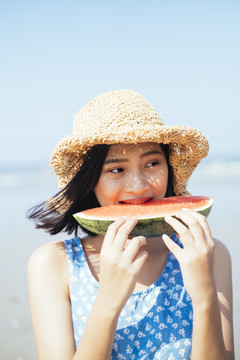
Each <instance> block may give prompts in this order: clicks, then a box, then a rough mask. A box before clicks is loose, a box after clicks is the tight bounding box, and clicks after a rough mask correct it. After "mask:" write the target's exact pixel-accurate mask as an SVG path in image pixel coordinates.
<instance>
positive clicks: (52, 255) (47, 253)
mask: <svg viewBox="0 0 240 360" xmlns="http://www.w3.org/2000/svg"><path fill="white" fill-rule="evenodd" d="M28 276H29V278H30V279H31V278H32V279H33V280H38V281H39V280H42V281H45V280H48V281H49V280H50V279H52V280H53V279H54V280H57V279H61V281H62V283H65V285H66V284H68V283H69V270H68V263H67V256H66V251H65V246H64V242H63V241H58V242H50V243H47V244H44V245H42V246H40V247H39V248H37V249H36V250H35V251H34V252H33V253H32V254H31V256H30V258H29V260H28Z"/></svg>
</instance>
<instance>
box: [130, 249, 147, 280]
mask: <svg viewBox="0 0 240 360" xmlns="http://www.w3.org/2000/svg"><path fill="white" fill-rule="evenodd" d="M147 258H148V252H147V251H141V252H140V254H138V255H137V256H136V258H135V260H134V262H133V264H132V269H133V271H134V273H135V274H138V273H139V272H140V270H141V269H142V267H143V265H144V263H145V261H146V260H147Z"/></svg>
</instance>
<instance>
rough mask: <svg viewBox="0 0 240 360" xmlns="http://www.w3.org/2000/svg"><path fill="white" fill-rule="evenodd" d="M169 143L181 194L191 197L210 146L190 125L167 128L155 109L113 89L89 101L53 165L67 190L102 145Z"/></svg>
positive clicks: (58, 148)
mask: <svg viewBox="0 0 240 360" xmlns="http://www.w3.org/2000/svg"><path fill="white" fill-rule="evenodd" d="M144 142H157V143H163V144H169V147H170V158H169V162H170V164H171V165H172V168H173V174H174V178H173V185H174V190H175V193H176V195H186V194H189V193H188V191H187V190H186V185H187V182H188V179H189V177H190V176H191V174H192V172H193V170H194V169H195V168H196V166H197V165H198V164H199V162H200V160H201V159H202V158H204V157H206V156H207V154H208V150H209V146H208V141H207V139H206V138H205V137H204V136H203V134H202V133H201V132H200V131H198V130H196V129H194V128H191V127H185V126H180V125H179V126H165V125H164V124H163V121H162V119H161V118H160V117H159V115H158V113H157V112H156V110H155V109H154V108H153V107H152V105H151V104H150V103H149V102H148V101H147V100H146V99H145V98H144V97H143V96H142V95H140V94H138V93H136V92H134V91H131V90H116V91H111V92H108V93H105V94H102V95H99V96H98V97H96V98H94V99H93V100H92V101H90V102H89V103H87V104H86V105H85V106H84V107H83V108H82V109H81V110H80V111H79V112H78V113H77V115H76V117H75V120H74V128H73V135H70V136H67V137H65V138H64V139H62V140H61V141H60V142H59V143H58V145H57V146H56V148H55V150H54V152H53V155H52V159H51V163H50V164H51V166H52V168H53V169H54V171H55V173H56V176H57V178H58V185H59V187H60V189H63V188H64V187H65V185H67V184H68V182H69V181H70V180H71V179H72V178H73V177H74V175H75V174H76V173H77V171H78V170H79V169H80V167H81V164H82V162H83V161H84V157H85V155H86V153H87V151H88V150H89V149H90V148H91V147H92V146H94V145H97V144H108V145H111V144H118V143H125V144H137V143H144Z"/></svg>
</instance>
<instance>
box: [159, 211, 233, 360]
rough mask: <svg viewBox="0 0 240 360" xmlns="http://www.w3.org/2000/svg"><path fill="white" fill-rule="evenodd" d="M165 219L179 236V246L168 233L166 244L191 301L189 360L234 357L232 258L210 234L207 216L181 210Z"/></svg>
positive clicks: (165, 238) (212, 359)
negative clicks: (181, 275) (176, 261)
mask: <svg viewBox="0 0 240 360" xmlns="http://www.w3.org/2000/svg"><path fill="white" fill-rule="evenodd" d="M178 217H179V219H181V221H183V222H184V223H185V224H186V225H183V224H182V223H181V222H179V221H178V220H177V219H174V218H170V219H167V221H168V222H169V224H171V225H172V226H173V227H174V229H175V230H176V232H177V233H178V234H179V236H180V240H181V241H182V244H183V249H181V248H180V247H179V246H178V245H177V244H175V243H174V242H173V241H171V240H170V238H169V237H167V236H163V239H164V241H165V243H166V245H167V246H168V247H169V249H170V251H172V252H173V253H174V255H175V256H176V258H177V259H178V261H179V263H180V266H181V270H182V274H183V280H184V284H185V286H186V289H187V291H188V293H189V294H190V296H191V298H192V301H193V339H192V355H191V359H192V360H201V359H211V360H215V359H216V360H227V359H231V360H232V359H234V349H233V326H232V280H231V260H230V256H229V253H228V252H227V250H226V248H225V247H224V246H223V245H222V244H221V243H220V242H215V241H214V240H213V238H212V236H211V232H210V229H209V227H208V224H207V221H206V218H205V217H203V216H202V215H200V214H197V213H195V212H193V211H183V212H181V213H179V214H178Z"/></svg>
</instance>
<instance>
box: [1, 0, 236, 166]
mask: <svg viewBox="0 0 240 360" xmlns="http://www.w3.org/2000/svg"><path fill="white" fill-rule="evenodd" d="M0 34H1V35H0V47H1V67H0V71H1V81H0V96H1V107H0V119H1V132H0V153H1V158H0V164H10V165H11V164H12V166H14V165H15V164H16V163H18V164H32V163H34V162H36V163H39V162H41V163H48V161H49V158H50V155H51V153H52V151H53V148H54V147H55V145H56V143H57V142H58V141H59V140H60V139H61V138H62V137H64V136H65V135H68V134H71V132H72V123H73V117H74V115H75V114H76V112H77V111H78V110H79V109H80V108H81V107H82V106H83V105H84V104H85V103H86V102H87V101H89V100H91V99H92V98H93V97H95V96H97V95H98V94H100V93H103V92H105V91H109V90H115V89H120V88H129V89H133V90H136V91H138V92H140V93H142V94H143V95H144V96H145V97H146V98H147V99H148V100H149V101H150V102H151V103H152V104H153V105H154V106H155V108H156V109H157V110H158V112H159V114H160V116H161V117H162V118H163V120H164V122H165V123H166V124H168V125H170V124H182V125H188V126H193V127H196V128H198V129H200V130H201V131H202V132H203V133H204V134H205V135H206V137H207V138H208V139H209V142H210V146H211V151H210V155H212V156H216V155H218V154H227V155H229V156H234V154H237V155H238V156H240V145H239V134H240V121H239V120H240V109H239V103H240V96H239V95H240V70H239V64H240V46H239V45H240V44H239V42H240V3H239V2H238V1H232V0H229V1H221V0H219V1H211V0H209V1H205V0H202V1H194V0H192V1H184V0H183V1H179V0H178V1H175V0H172V1H171V0H169V1H162V0H144V1H143V0H138V1H136V0H133V1H131V0H128V1H126V0H122V1H120V0H119V1H104V0H102V1H91V0H89V1H80V0H79V1H72V0H68V1H61V0H59V1H53V0H49V1H46V0H42V1H36V0H35V1H34V0H31V1H24V0H22V1H14V0H1V1H0Z"/></svg>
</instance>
